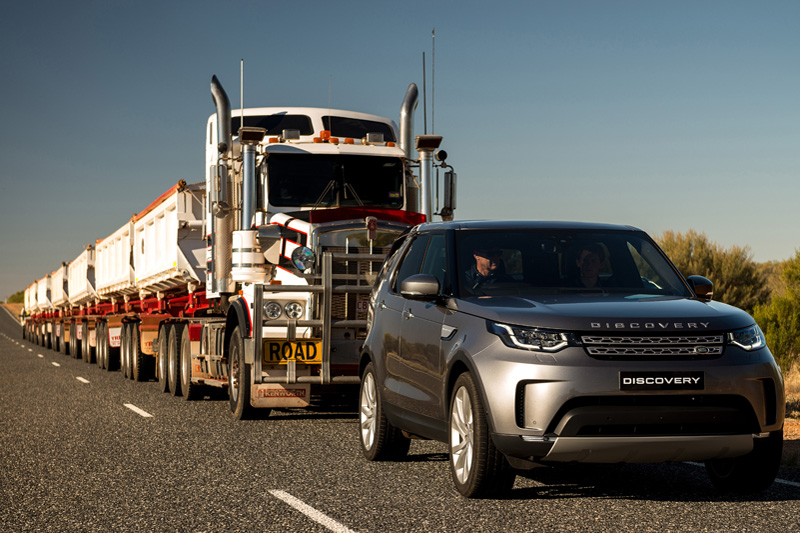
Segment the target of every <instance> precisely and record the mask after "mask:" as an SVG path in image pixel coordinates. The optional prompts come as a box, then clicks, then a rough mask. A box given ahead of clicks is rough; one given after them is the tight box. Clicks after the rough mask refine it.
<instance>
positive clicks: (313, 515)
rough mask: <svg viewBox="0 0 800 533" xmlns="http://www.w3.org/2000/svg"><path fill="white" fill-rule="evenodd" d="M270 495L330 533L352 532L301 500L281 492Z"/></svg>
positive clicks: (271, 492)
mask: <svg viewBox="0 0 800 533" xmlns="http://www.w3.org/2000/svg"><path fill="white" fill-rule="evenodd" d="M269 493H270V494H272V495H273V496H275V497H276V498H278V499H279V500H281V501H282V502H284V503H286V504H288V505H291V506H292V507H294V508H295V509H297V510H298V511H300V512H301V513H303V514H304V515H306V516H307V517H309V518H310V519H312V520H314V521H315V522H317V523H318V524H321V525H322V526H324V527H326V528H328V529H330V530H331V531H335V532H337V533H353V530H352V529H350V528H348V527H346V526H343V525H342V524H340V523H339V522H337V521H336V520H334V519H333V518H331V517H329V516H328V515H326V514H324V513H321V512H319V511H317V510H316V509H314V508H313V507H311V506H310V505H308V504H306V503H304V502H303V501H301V500H298V499H297V498H295V497H294V496H292V495H291V494H289V493H288V492H284V491H282V490H271V491H269Z"/></svg>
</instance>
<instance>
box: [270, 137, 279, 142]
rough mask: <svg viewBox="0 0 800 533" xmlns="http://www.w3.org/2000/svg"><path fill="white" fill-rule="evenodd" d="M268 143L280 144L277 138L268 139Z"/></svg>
mask: <svg viewBox="0 0 800 533" xmlns="http://www.w3.org/2000/svg"><path fill="white" fill-rule="evenodd" d="M269 142H271V143H276V142H280V139H278V138H277V137H270V138H269Z"/></svg>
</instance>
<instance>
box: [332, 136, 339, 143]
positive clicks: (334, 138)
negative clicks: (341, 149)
mask: <svg viewBox="0 0 800 533" xmlns="http://www.w3.org/2000/svg"><path fill="white" fill-rule="evenodd" d="M330 142H332V143H333V144H339V137H331V138H330Z"/></svg>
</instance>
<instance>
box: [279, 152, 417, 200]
mask: <svg viewBox="0 0 800 533" xmlns="http://www.w3.org/2000/svg"><path fill="white" fill-rule="evenodd" d="M267 180H268V189H269V203H270V204H271V205H274V206H280V207H288V206H291V207H343V206H370V207H384V208H390V209H399V208H402V207H403V163H402V161H401V159H399V158H396V157H374V156H368V157H367V156H353V155H325V156H318V155H307V154H302V155H294V154H291V155H287V154H272V155H270V156H269V159H268V160H267Z"/></svg>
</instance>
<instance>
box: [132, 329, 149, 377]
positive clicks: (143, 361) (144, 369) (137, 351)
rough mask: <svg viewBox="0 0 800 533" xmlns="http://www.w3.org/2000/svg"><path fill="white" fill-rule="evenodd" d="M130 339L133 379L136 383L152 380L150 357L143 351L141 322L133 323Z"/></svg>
mask: <svg viewBox="0 0 800 533" xmlns="http://www.w3.org/2000/svg"><path fill="white" fill-rule="evenodd" d="M130 338H131V351H130V357H131V379H132V380H134V381H148V380H149V379H150V372H149V369H150V356H148V355H147V354H146V353H144V352H143V351H142V346H141V342H140V338H141V336H140V333H139V322H132V323H131V329H130Z"/></svg>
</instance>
